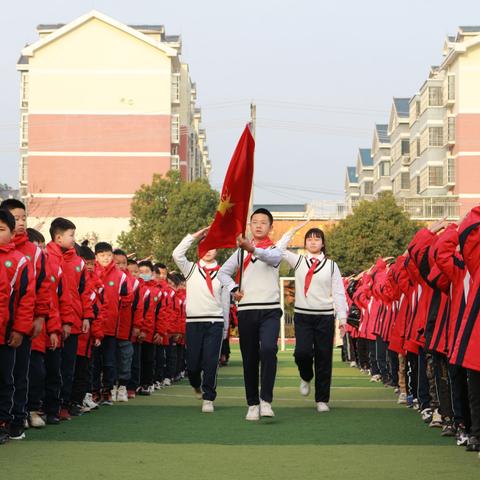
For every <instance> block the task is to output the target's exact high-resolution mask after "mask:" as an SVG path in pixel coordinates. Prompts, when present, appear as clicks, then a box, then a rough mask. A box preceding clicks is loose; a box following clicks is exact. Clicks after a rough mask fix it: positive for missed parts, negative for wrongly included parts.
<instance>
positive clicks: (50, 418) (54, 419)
mask: <svg viewBox="0 0 480 480" xmlns="http://www.w3.org/2000/svg"><path fill="white" fill-rule="evenodd" d="M60 421H61V420H60V418H59V417H58V416H57V415H47V425H58V424H59V423H60Z"/></svg>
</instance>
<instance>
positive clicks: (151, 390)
mask: <svg viewBox="0 0 480 480" xmlns="http://www.w3.org/2000/svg"><path fill="white" fill-rule="evenodd" d="M148 391H149V392H150V394H152V393H155V385H150V386H149V387H148Z"/></svg>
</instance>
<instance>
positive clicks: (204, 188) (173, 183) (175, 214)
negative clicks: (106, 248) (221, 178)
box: [119, 171, 219, 265]
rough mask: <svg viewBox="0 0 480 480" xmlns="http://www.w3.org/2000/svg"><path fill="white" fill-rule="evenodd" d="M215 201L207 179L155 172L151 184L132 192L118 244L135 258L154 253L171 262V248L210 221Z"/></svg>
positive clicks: (214, 191) (157, 259)
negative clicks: (190, 179) (127, 220)
mask: <svg viewBox="0 0 480 480" xmlns="http://www.w3.org/2000/svg"><path fill="white" fill-rule="evenodd" d="M218 202H219V194H218V192H217V191H216V190H213V189H212V187H211V186H210V184H209V183H208V182H207V181H206V180H196V181H194V182H185V181H183V180H182V179H181V177H180V174H179V172H176V171H170V172H168V173H167V175H166V177H162V176H160V175H154V177H153V181H152V183H151V185H143V186H142V187H141V188H140V190H138V191H137V192H136V193H135V196H134V199H133V202H132V209H131V213H132V217H131V220H130V230H129V231H128V232H123V233H122V234H121V235H120V237H119V243H120V245H121V246H122V248H124V249H125V250H126V251H128V252H135V253H136V256H137V258H144V257H147V256H149V255H153V257H154V258H155V260H156V261H159V262H163V263H166V264H167V265H172V251H173V249H174V248H175V247H176V246H177V244H178V243H179V242H180V240H181V239H182V238H183V237H184V236H185V235H186V234H187V233H193V232H196V231H197V230H199V229H200V228H202V227H205V226H207V225H208V224H209V223H210V222H211V221H212V219H213V217H214V215H215V211H216V210H217V207H218ZM192 253H193V252H192Z"/></svg>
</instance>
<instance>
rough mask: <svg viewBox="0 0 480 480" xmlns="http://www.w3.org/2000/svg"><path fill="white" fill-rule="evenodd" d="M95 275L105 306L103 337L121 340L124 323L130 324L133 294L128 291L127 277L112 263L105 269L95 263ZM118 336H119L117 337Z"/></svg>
mask: <svg viewBox="0 0 480 480" xmlns="http://www.w3.org/2000/svg"><path fill="white" fill-rule="evenodd" d="M95 274H96V275H97V276H98V278H99V279H100V281H101V282H102V284H103V287H104V290H103V298H104V302H105V304H106V313H105V316H104V320H103V333H104V335H105V336H110V337H117V338H120V336H122V338H120V339H122V340H128V335H127V338H123V336H124V335H123V334H124V330H125V326H124V325H122V323H124V322H128V323H129V322H130V320H129V318H130V316H131V308H132V300H133V294H132V292H131V291H130V290H129V286H128V282H127V275H126V274H125V273H124V272H122V271H121V270H119V269H118V268H117V267H116V265H115V263H114V262H113V261H112V262H111V263H110V264H109V265H108V266H107V267H102V266H101V265H100V264H98V263H95ZM119 335H120V336H119Z"/></svg>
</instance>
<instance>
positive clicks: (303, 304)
mask: <svg viewBox="0 0 480 480" xmlns="http://www.w3.org/2000/svg"><path fill="white" fill-rule="evenodd" d="M292 236H293V234H292V233H291V232H287V233H286V234H285V235H284V236H283V237H282V238H281V240H280V241H279V242H278V243H277V245H278V247H279V248H280V250H282V253H283V258H284V259H285V260H286V261H287V263H288V264H289V265H290V266H291V267H292V268H294V269H295V312H297V313H303V314H306V315H331V314H335V315H336V316H337V317H338V319H339V321H340V324H342V325H343V324H345V323H346V320H347V311H348V307H347V299H346V296H345V287H344V285H343V281H342V276H341V274H340V270H339V268H338V265H337V264H336V263H335V262H334V261H333V260H330V259H328V258H326V257H325V255H324V254H323V253H321V254H320V255H319V256H318V257H317V259H318V260H319V263H318V265H317V267H316V269H315V271H314V274H313V276H312V281H311V283H310V287H309V289H308V292H307V296H305V278H306V276H307V273H308V271H309V269H310V266H311V265H312V258H313V255H310V254H307V255H305V256H304V255H298V254H296V253H293V252H290V251H288V250H287V245H288V243H289V242H290V240H291V238H292Z"/></svg>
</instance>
